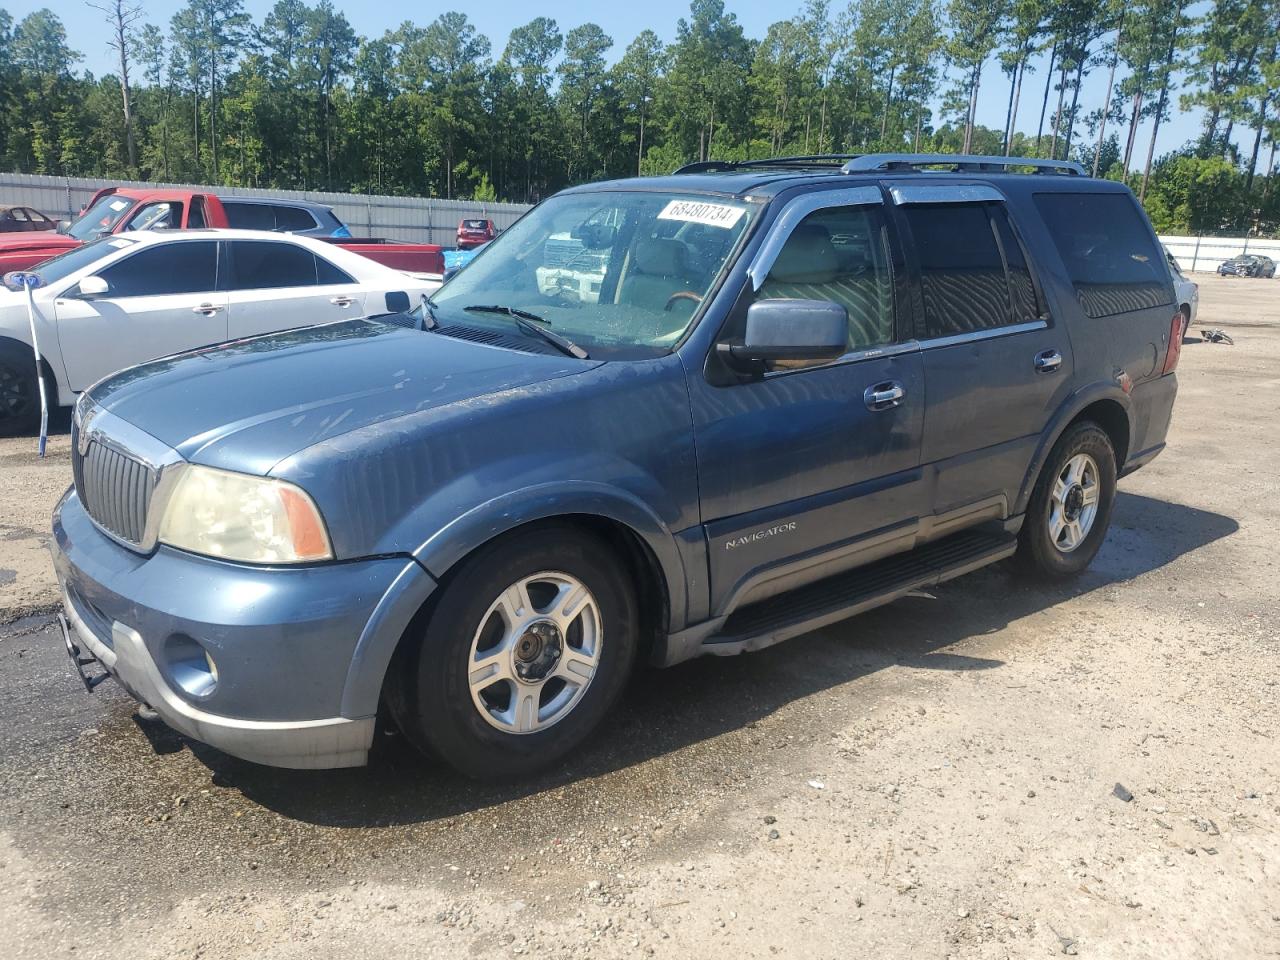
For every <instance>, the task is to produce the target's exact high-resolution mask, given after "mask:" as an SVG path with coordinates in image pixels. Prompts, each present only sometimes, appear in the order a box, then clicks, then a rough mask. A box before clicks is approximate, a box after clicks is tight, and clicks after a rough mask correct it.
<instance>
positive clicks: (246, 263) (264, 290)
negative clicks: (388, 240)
mask: <svg viewBox="0 0 1280 960" xmlns="http://www.w3.org/2000/svg"><path fill="white" fill-rule="evenodd" d="M223 243H224V246H225V247H226V248H228V252H229V256H228V260H229V262H230V270H229V273H228V277H229V279H228V281H227V283H226V289H227V293H228V296H229V298H230V299H229V309H230V318H229V321H228V330H229V336H230V337H231V338H232V339H236V338H239V337H247V336H252V335H253V334H257V333H269V332H270V331H272V330H288V329H290V328H293V327H304V326H310V325H312V324H317V323H328V322H330V321H332V320H342V319H345V318H348V317H359V316H362V315H363V314H364V291H363V290H362V289H361V288H360V286H359V284H357V283H356V282H355V280H354V279H353V278H352V277H351V276H350V275H349V274H347V273H346V272H345V271H343V270H341V269H339V268H338V267H336V266H334V265H333V264H332V263H330V262H329V261H328V260H325V259H324V258H322V257H318V256H316V255H315V254H314V253H312V252H311V250H309V249H308V248H307V247H304V246H302V245H301V244H299V243H292V242H290V241H288V240H285V239H283V238H282V239H280V240H229V241H223Z"/></svg>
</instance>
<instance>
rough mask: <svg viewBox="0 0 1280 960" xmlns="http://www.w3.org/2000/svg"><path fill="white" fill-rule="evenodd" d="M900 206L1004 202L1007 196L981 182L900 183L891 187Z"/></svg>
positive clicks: (890, 190) (893, 195)
mask: <svg viewBox="0 0 1280 960" xmlns="http://www.w3.org/2000/svg"><path fill="white" fill-rule="evenodd" d="M889 195H890V196H892V197H893V202H894V203H895V204H897V205H898V206H902V205H903V204H908V203H928V204H935V203H1004V202H1005V201H1006V199H1007V198H1006V197H1005V195H1004V194H1003V193H1001V192H1000V191H999V190H997V189H996V188H995V187H989V186H987V185H986V184H981V183H956V184H945V185H940V184H899V185H896V186H893V187H890V188H889Z"/></svg>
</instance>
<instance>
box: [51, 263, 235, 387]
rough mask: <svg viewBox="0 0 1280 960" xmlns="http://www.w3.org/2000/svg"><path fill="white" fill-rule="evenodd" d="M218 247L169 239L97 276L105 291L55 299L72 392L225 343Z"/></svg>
mask: <svg viewBox="0 0 1280 960" xmlns="http://www.w3.org/2000/svg"><path fill="white" fill-rule="evenodd" d="M217 269H218V244H217V242H216V241H213V240H185V239H174V240H173V241H170V242H166V243H162V244H151V245H147V246H146V247H144V248H143V249H142V250H139V251H138V252H137V253H135V254H133V255H131V256H128V257H125V258H124V259H123V260H118V261H116V262H115V263H113V264H111V266H109V267H107V268H105V269H104V270H103V271H102V272H101V273H99V274H98V276H100V277H102V279H103V280H105V281H106V282H107V292H106V293H105V294H99V295H96V296H94V297H92V298H87V297H81V296H78V295H77V292H78V286H77V287H73V288H72V289H71V290H69V291H67V292H66V294H65V295H64V296H61V297H59V298H58V299H57V300H55V301H54V311H55V313H56V316H57V319H58V345H59V347H60V348H61V352H62V358H63V363H64V364H65V366H66V373H67V381H68V383H69V384H70V386H71V389H72V390H75V391H80V390H84V389H85V388H86V387H88V386H90V385H91V384H93V383H94V382H95V381H96V380H99V379H101V378H102V377H104V376H106V375H107V374H109V373H114V372H115V371H117V370H120V369H123V368H124V367H129V366H132V365H133V364H135V363H141V362H143V361H144V360H151V359H154V358H155V357H163V356H167V355H168V354H171V353H178V352H180V351H183V350H190V349H193V348H194V347H202V346H204V345H206V344H209V343H218V342H220V341H222V340H225V339H226V338H227V295H226V294H225V293H219V292H218V290H217V287H218V284H217Z"/></svg>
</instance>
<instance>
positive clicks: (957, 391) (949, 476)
mask: <svg viewBox="0 0 1280 960" xmlns="http://www.w3.org/2000/svg"><path fill="white" fill-rule="evenodd" d="M891 195H892V197H893V200H894V204H895V208H896V211H897V214H898V217H899V218H900V221H901V222H902V224H903V227H904V232H905V233H906V234H907V235H908V236H909V237H910V238H911V239H910V243H909V250H910V253H909V260H910V262H911V264H912V270H913V273H914V274H915V277H916V285H917V289H918V297H919V302H920V303H921V304H922V311H921V321H922V326H921V330H920V338H921V343H920V348H921V353H922V357H923V360H924V380H925V389H926V391H927V393H928V397H929V402H928V406H927V408H926V410H925V415H924V441H923V449H922V459H923V462H924V464H925V465H926V467H925V469H926V472H927V477H928V480H929V483H930V487H931V489H930V493H929V499H930V501H931V505H932V512H933V514H934V519H933V521H932V523H933V524H934V526H935V532H941V531H942V530H946V529H958V528H960V527H963V526H967V525H970V524H972V523H975V522H978V521H980V520H983V519H987V518H990V517H1004V516H1007V514H1008V511H1009V510H1010V509H1011V505H1012V504H1013V502H1014V501H1015V499H1016V498H1017V493H1018V489H1019V487H1020V486H1021V483H1022V479H1023V477H1024V475H1025V473H1026V470H1027V467H1028V465H1029V464H1030V462H1031V457H1032V455H1033V454H1034V451H1035V448H1036V444H1037V442H1038V440H1039V438H1040V435H1041V432H1042V431H1043V429H1044V426H1045V424H1046V423H1047V422H1048V420H1049V418H1050V416H1051V415H1052V412H1053V411H1054V410H1056V409H1057V407H1058V405H1059V403H1060V402H1061V401H1062V399H1064V398H1065V397H1066V396H1067V394H1068V393H1069V392H1070V389H1071V382H1072V381H1071V370H1072V355H1071V348H1070V342H1069V339H1068V337H1067V334H1066V331H1065V328H1064V327H1063V326H1061V325H1060V324H1057V323H1055V321H1054V318H1053V317H1051V316H1050V314H1049V311H1048V309H1047V308H1046V306H1045V302H1044V297H1043V294H1042V292H1041V288H1040V285H1039V283H1038V281H1037V278H1036V276H1035V275H1034V273H1033V272H1032V270H1031V267H1030V265H1029V263H1028V259H1027V254H1026V248H1025V245H1024V243H1023V241H1022V238H1021V237H1020V236H1019V233H1018V229H1017V226H1016V224H1015V223H1014V222H1013V221H1012V220H1011V218H1010V215H1009V211H1008V210H1007V208H1006V207H1007V204H1006V201H1005V198H1004V195H1003V194H1001V193H1000V192H999V191H997V190H996V189H995V188H994V187H992V186H989V185H985V184H964V183H959V184H945V185H932V184H931V185H917V184H910V183H899V184H895V185H894V186H893V187H892V189H891Z"/></svg>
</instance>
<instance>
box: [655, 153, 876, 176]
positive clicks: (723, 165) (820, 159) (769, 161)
mask: <svg viewBox="0 0 1280 960" xmlns="http://www.w3.org/2000/svg"><path fill="white" fill-rule="evenodd" d="M860 156H861V154H857V153H812V154H805V155H802V156H794V157H768V158H766V159H764V160H698V161H695V162H694V163H686V164H685V165H684V166H683V167H679V168H678V169H677V170H676V171H675V172H676V173H724V172H725V171H728V170H750V169H752V168H756V167H783V168H786V167H791V168H796V169H800V170H830V171H832V172H835V171H837V170H839V169H840V164H842V163H845V162H847V161H851V160H856V159H857V158H858V157H860Z"/></svg>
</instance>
